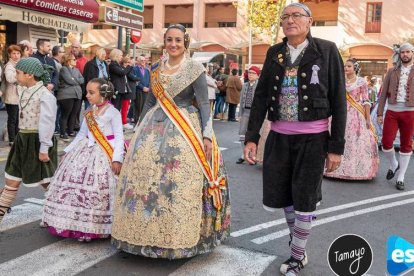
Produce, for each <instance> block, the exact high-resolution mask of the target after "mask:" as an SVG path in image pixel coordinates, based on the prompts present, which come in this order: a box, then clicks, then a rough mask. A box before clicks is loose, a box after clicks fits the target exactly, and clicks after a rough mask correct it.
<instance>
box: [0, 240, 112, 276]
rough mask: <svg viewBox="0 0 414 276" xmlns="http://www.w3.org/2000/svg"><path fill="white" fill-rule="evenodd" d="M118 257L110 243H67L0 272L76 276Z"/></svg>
mask: <svg viewBox="0 0 414 276" xmlns="http://www.w3.org/2000/svg"><path fill="white" fill-rule="evenodd" d="M116 253H117V250H116V249H114V248H112V247H111V245H110V244H109V242H108V241H107V240H106V241H94V242H92V243H89V244H83V243H79V242H77V241H75V240H72V239H65V240H62V241H59V242H55V243H53V244H51V245H48V246H45V247H42V248H40V249H38V250H35V251H32V252H30V253H28V254H26V255H23V256H20V257H18V258H16V259H13V260H10V261H8V262H5V263H2V264H0V271H1V273H2V275H13V276H25V275H32V276H44V275H59V276H66V275H68V276H69V275H76V274H78V273H80V272H82V271H83V270H85V269H87V268H89V267H91V266H93V265H95V264H96V263H98V262H100V261H102V260H104V259H106V258H108V257H110V256H112V255H114V254H116Z"/></svg>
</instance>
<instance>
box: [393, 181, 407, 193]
mask: <svg viewBox="0 0 414 276" xmlns="http://www.w3.org/2000/svg"><path fill="white" fill-rule="evenodd" d="M395 188H397V190H400V191H403V190H404V189H405V187H404V182H402V181H397V183H395Z"/></svg>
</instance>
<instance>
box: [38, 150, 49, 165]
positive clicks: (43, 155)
mask: <svg viewBox="0 0 414 276" xmlns="http://www.w3.org/2000/svg"><path fill="white" fill-rule="evenodd" d="M39 160H40V162H45V163H46V162H49V161H50V158H49V154H47V153H41V152H39Z"/></svg>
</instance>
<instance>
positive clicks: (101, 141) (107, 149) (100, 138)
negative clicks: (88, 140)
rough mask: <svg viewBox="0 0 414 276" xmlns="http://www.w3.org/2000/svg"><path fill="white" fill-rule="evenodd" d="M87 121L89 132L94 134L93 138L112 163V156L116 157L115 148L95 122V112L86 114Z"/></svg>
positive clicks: (90, 111)
mask: <svg viewBox="0 0 414 276" xmlns="http://www.w3.org/2000/svg"><path fill="white" fill-rule="evenodd" d="M84 116H85V120H86V125H87V126H88V128H89V131H90V132H91V133H92V135H93V137H94V138H95V141H96V143H98V145H99V146H100V147H101V149H102V150H103V152H104V153H105V154H106V156H107V157H108V159H109V162H112V156H113V155H114V148H113V147H112V145H111V144H110V143H109V141H108V139H107V137H106V136H105V134H103V132H102V130H101V129H100V128H99V125H98V122H97V121H96V120H95V117H94V115H93V111H92V110H89V111H87V112H85V115H84Z"/></svg>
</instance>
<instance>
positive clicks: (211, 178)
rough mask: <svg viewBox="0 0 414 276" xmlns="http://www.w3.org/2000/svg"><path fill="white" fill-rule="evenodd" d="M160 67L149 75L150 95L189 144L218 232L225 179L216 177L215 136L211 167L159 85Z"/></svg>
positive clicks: (193, 133) (194, 135)
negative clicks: (155, 99) (203, 177)
mask: <svg viewBox="0 0 414 276" xmlns="http://www.w3.org/2000/svg"><path fill="white" fill-rule="evenodd" d="M159 71H160V67H158V68H157V69H155V70H154V71H152V73H151V87H152V93H153V94H154V96H155V97H156V98H157V100H158V103H159V104H160V106H161V108H162V110H163V111H164V112H165V114H167V116H168V118H169V119H170V120H171V121H172V122H173V123H174V125H175V126H176V127H177V129H178V130H179V131H180V133H181V135H182V136H183V137H184V139H185V140H186V141H187V143H188V144H189V146H190V148H191V150H192V152H193V154H194V156H195V158H196V160H197V162H198V164H199V165H200V168H201V170H202V171H203V174H204V176H205V177H206V178H207V180H208V183H209V188H208V194H209V195H210V196H211V197H212V198H213V205H214V207H215V208H216V209H217V217H216V222H215V229H216V230H217V231H218V230H219V229H221V215H220V211H221V208H222V203H223V199H222V194H221V190H222V189H223V190H224V189H226V178H225V177H224V176H220V177H219V176H218V173H219V162H220V154H219V148H218V145H217V140H216V137H215V135H214V134H213V137H212V144H213V150H212V160H211V166H210V163H209V160H207V156H206V153H205V151H204V144H203V141H202V139H201V138H200V136H199V135H197V132H196V130H195V129H194V127H193V125H192V123H191V121H190V120H189V118H187V116H186V115H184V114H183V112H181V110H180V109H179V108H178V106H177V105H176V104H175V102H174V100H173V99H172V98H171V97H170V96H169V95H168V93H167V92H166V91H165V90H164V87H163V86H162V85H161V83H160V80H159Z"/></svg>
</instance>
